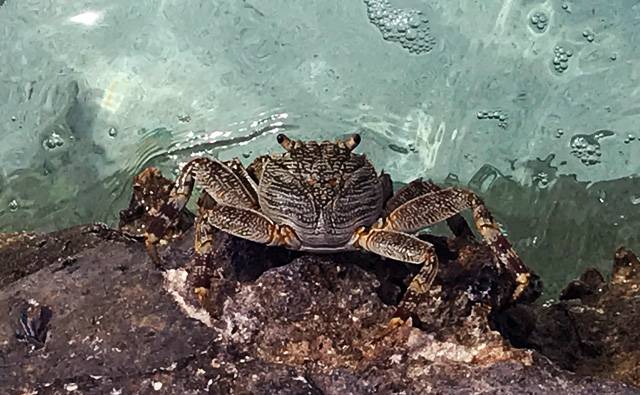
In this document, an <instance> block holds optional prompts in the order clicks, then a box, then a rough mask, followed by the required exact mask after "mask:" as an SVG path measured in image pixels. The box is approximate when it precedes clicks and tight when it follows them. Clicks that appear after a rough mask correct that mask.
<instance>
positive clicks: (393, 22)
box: [364, 0, 435, 55]
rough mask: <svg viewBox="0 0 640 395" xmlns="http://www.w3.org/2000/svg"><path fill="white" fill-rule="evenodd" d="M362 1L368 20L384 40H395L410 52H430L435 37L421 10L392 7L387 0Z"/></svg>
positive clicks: (418, 53) (417, 53)
mask: <svg viewBox="0 0 640 395" xmlns="http://www.w3.org/2000/svg"><path fill="white" fill-rule="evenodd" d="M364 3H365V4H366V5H367V15H368V17H369V21H370V22H371V23H372V24H374V25H375V26H376V27H377V28H378V30H380V33H381V34H382V38H383V39H384V40H387V41H391V42H397V43H399V44H400V45H401V46H402V47H403V48H404V49H406V50H408V51H409V53H412V54H416V55H421V54H425V53H429V52H431V50H432V49H433V47H434V45H435V38H434V37H433V36H432V35H431V31H430V28H429V20H428V18H426V16H424V15H423V13H422V12H421V11H418V10H413V9H401V8H393V7H392V6H391V3H390V2H389V1H388V0H365V1H364Z"/></svg>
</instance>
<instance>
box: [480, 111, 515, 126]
mask: <svg viewBox="0 0 640 395" xmlns="http://www.w3.org/2000/svg"><path fill="white" fill-rule="evenodd" d="M476 118H478V119H493V120H497V121H498V126H499V127H500V128H502V129H506V128H507V127H508V126H509V123H508V122H507V121H508V119H509V115H508V114H507V113H506V112H505V111H503V110H491V111H489V110H481V111H478V112H476Z"/></svg>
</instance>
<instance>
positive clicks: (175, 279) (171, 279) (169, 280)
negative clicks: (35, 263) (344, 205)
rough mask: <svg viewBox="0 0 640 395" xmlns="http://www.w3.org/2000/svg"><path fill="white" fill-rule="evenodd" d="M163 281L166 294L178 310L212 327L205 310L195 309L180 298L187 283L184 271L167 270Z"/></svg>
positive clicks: (209, 317)
mask: <svg viewBox="0 0 640 395" xmlns="http://www.w3.org/2000/svg"><path fill="white" fill-rule="evenodd" d="M164 279H165V284H164V286H165V289H166V290H167V292H169V294H171V296H173V299H174V300H175V301H176V302H177V303H178V306H180V309H181V310H182V311H183V312H184V313H185V314H186V315H187V316H189V317H190V318H193V319H195V320H198V321H200V322H202V323H203V324H205V325H206V326H208V327H209V328H211V327H213V323H212V322H211V316H210V315H209V313H207V311H206V310H205V309H203V308H197V307H195V306H191V305H189V304H187V302H186V301H185V300H184V298H183V297H182V294H181V291H183V290H184V289H185V287H186V282H187V271H186V270H185V269H171V270H167V271H166V272H165V274H164Z"/></svg>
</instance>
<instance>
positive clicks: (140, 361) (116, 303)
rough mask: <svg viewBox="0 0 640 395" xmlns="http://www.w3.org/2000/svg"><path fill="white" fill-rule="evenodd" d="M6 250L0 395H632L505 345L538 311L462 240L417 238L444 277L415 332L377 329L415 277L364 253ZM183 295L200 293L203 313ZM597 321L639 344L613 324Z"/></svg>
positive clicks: (0, 293) (89, 244)
mask: <svg viewBox="0 0 640 395" xmlns="http://www.w3.org/2000/svg"><path fill="white" fill-rule="evenodd" d="M12 237H13V241H11V242H6V243H2V244H1V245H0V257H2V259H3V260H2V261H1V262H2V265H0V266H1V267H2V268H1V269H0V273H1V275H2V277H0V280H2V286H1V288H0V314H2V316H3V317H5V318H6V319H5V320H2V321H0V339H2V340H1V341H0V393H7V394H13V393H32V392H33V391H38V393H39V394H69V393H85V394H94V393H95V394H103V393H104V394H109V393H119V392H118V391H121V393H123V394H131V393H136V394H147V393H149V394H151V393H168V394H201V393H210V394H233V393H237V394H241V393H242V394H246V393H253V394H349V393H352V394H368V393H402V392H404V393H459V394H468V393H480V392H484V393H531V394H543V393H545V394H546V393H552V392H558V393H575V394H592V393H629V394H632V393H640V391H638V390H636V389H634V388H633V387H630V386H628V385H625V384H622V383H619V382H615V381H611V380H607V379H602V378H594V377H587V376H585V375H584V373H585V372H584V371H581V370H579V369H574V370H575V371H577V372H578V373H580V374H579V375H576V374H573V373H570V372H567V371H565V370H561V369H559V368H558V367H556V365H555V364H553V363H551V362H549V361H547V360H546V358H544V357H541V355H540V354H539V353H537V352H535V351H530V350H525V349H517V348H515V347H513V346H512V345H510V344H509V343H508V342H507V341H506V340H505V339H504V338H503V336H502V335H501V334H500V333H499V332H498V331H496V330H495V328H498V327H500V325H499V323H500V320H502V322H509V320H508V319H506V318H504V317H506V316H507V312H510V311H515V309H516V308H519V309H521V310H522V311H524V312H530V311H533V312H534V313H529V314H528V315H527V314H523V317H531V316H535V313H536V312H537V311H538V310H537V308H536V307H535V306H529V305H526V304H521V303H520V304H517V305H515V306H513V304H512V303H510V302H509V299H508V298H507V297H505V295H507V294H508V292H510V289H511V288H510V286H508V285H509V283H508V281H510V280H509V279H508V278H503V277H502V274H501V273H500V272H498V271H495V270H494V269H492V267H493V265H492V264H491V263H492V262H491V258H490V255H488V253H487V249H486V247H484V246H483V245H481V244H478V243H476V242H475V241H473V240H470V239H468V238H458V239H455V238H454V239H446V238H434V237H432V236H430V237H431V239H430V240H431V241H434V244H435V245H436V249H437V253H438V255H439V258H440V259H441V263H442V264H441V266H442V268H441V271H440V273H439V275H438V277H437V279H436V282H435V283H434V286H433V288H432V290H431V291H430V293H429V299H426V300H425V302H424V304H422V305H421V307H420V311H419V312H418V314H417V318H418V321H419V322H415V323H412V321H411V320H408V321H407V322H404V323H401V324H399V325H397V326H387V323H388V321H389V319H390V318H391V316H392V314H393V312H394V309H395V306H394V303H397V298H398V295H401V294H402V293H403V292H404V290H405V289H406V284H407V282H408V279H410V277H411V274H412V272H413V271H414V270H415V268H411V267H407V266H404V265H401V264H399V263H397V262H394V261H383V260H380V259H378V258H376V257H373V256H370V255H363V254H355V253H354V254H339V255H327V256H314V255H306V254H293V253H291V252H289V251H284V250H281V249H277V248H267V247H264V246H261V245H257V244H254V243H250V242H246V241H243V240H239V239H236V238H234V237H231V236H228V235H224V234H216V235H215V237H214V239H213V244H212V248H211V249H210V250H209V253H208V254H207V255H206V256H201V257H198V258H193V249H192V248H191V244H192V241H193V233H192V232H188V233H186V234H185V235H184V236H183V237H182V238H181V239H177V240H174V242H173V243H171V244H170V246H169V247H168V248H166V249H165V251H164V252H163V255H164V257H165V258H168V259H169V260H171V267H172V268H173V267H174V269H169V270H166V271H162V270H160V269H158V268H157V267H156V266H155V265H153V264H152V263H151V262H150V260H149V259H148V257H147V255H146V253H145V250H144V246H143V245H142V243H141V242H139V241H137V240H134V239H132V238H130V237H126V236H124V235H123V234H121V233H119V232H116V231H112V230H108V229H105V228H103V227H99V226H98V227H89V228H87V227H79V228H73V229H69V230H66V231H62V232H57V233H53V234H49V235H29V236H19V237H16V235H12ZM424 237H427V236H424ZM4 239H6V235H5V237H4V238H3V237H0V240H4ZM65 246H67V247H65ZM5 259H11V261H7V260H5ZM23 267H26V268H28V269H27V270H18V268H23ZM620 267H621V269H620V270H619V272H621V273H622V272H625V270H626V272H625V273H632V272H634V270H633V269H629V265H626V266H625V265H624V264H620ZM206 273H208V274H209V275H212V276H213V278H208V280H207V281H205V277H204V276H203V274H206ZM616 278H617V277H616ZM625 278H627V277H625ZM505 282H507V284H506V285H505ZM585 283H589V284H590V282H589V281H585ZM186 284H193V285H196V286H199V287H202V288H205V289H208V292H207V296H208V298H207V301H208V303H206V304H205V307H206V309H203V308H201V307H200V306H199V305H197V304H196V302H195V298H194V292H193V289H192V288H191V287H187V286H186ZM616 284H618V283H616ZM616 286H617V285H616ZM614 288H615V287H613V286H612V289H614ZM612 292H613V291H608V293H606V295H610V298H614V297H620V295H627V293H624V292H622V293H621V292H618V293H617V294H615V295H619V296H615V295H614V293H612ZM627 296H628V295H627ZM603 297H604V296H603ZM599 300H600V299H599ZM28 301H31V303H32V304H33V303H37V304H38V305H40V306H47V307H48V308H50V309H51V312H52V316H51V319H50V322H48V325H47V327H48V335H47V336H46V339H44V340H45V341H44V346H43V347H41V348H37V347H34V346H33V345H31V344H29V343H25V342H21V341H19V339H18V338H17V337H16V336H15V333H16V329H17V328H18V327H19V326H20V316H21V311H23V309H24V306H25V302H28ZM636 312H637V311H636ZM540 317H541V319H542V318H543V315H542V314H541V315H540ZM636 317H637V316H636ZM527 322H528V321H527ZM608 323H611V321H609V322H607V321H606V320H602V322H601V324H602V325H603V328H608V329H607V330H608V331H609V332H608V333H610V334H615V335H616V336H617V339H619V340H620V341H622V340H623V339H629V341H630V342H631V341H633V339H635V341H636V343H635V344H637V338H634V337H633V336H635V334H629V333H625V332H624V330H625V328H626V330H628V329H629V327H628V326H624V325H623V324H622V322H621V319H620V320H618V321H616V324H617V325H619V326H618V327H612V326H609V327H607V326H606V325H607V324H608ZM503 327H504V328H511V327H510V326H508V325H503ZM501 329H503V328H501ZM603 330H604V329H603ZM537 331H539V326H537V323H536V325H533V326H531V327H527V326H526V325H523V333H529V334H530V335H531V334H536V333H539V332H537ZM530 337H531V336H530ZM530 337H526V336H523V339H525V340H526V339H529V338H530ZM556 340H558V339H556ZM546 344H550V341H549V343H546ZM604 346H605V347H606V346H607V345H606V344H604ZM632 347H633V346H632V345H631V343H629V344H628V349H629V350H631V349H632ZM635 347H636V348H637V346H635ZM596 349H597V347H596ZM585 355H586V354H584V353H582V354H579V356H580V358H588V356H585ZM585 361H588V362H589V363H596V364H597V363H599V362H600V360H599V359H597V358H596V359H594V358H590V359H585ZM585 363H587V362H585ZM572 366H577V365H576V364H575V362H574V365H572ZM616 366H619V365H616ZM593 372H594V374H598V375H600V372H601V371H597V370H594V371H593ZM603 375H604V376H607V375H606V374H603Z"/></svg>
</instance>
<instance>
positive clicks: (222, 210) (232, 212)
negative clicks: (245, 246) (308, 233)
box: [203, 205, 300, 250]
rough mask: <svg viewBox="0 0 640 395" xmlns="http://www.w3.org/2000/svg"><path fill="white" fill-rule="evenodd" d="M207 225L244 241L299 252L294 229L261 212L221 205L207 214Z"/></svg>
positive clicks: (298, 243) (298, 241) (205, 219)
mask: <svg viewBox="0 0 640 395" xmlns="http://www.w3.org/2000/svg"><path fill="white" fill-rule="evenodd" d="M203 221H206V223H207V224H209V225H211V226H213V227H215V228H218V229H220V230H222V231H223V232H227V233H229V234H232V235H234V236H237V237H241V238H243V239H247V240H251V241H254V242H256V243H262V244H266V245H272V246H285V247H287V248H290V249H294V250H297V249H299V248H300V240H299V239H298V237H297V236H296V234H295V232H294V231H293V229H291V228H290V227H289V226H287V225H278V224H276V223H274V222H273V221H272V220H270V219H269V218H268V217H267V216H265V215H264V214H262V213H261V212H259V211H256V210H253V209H250V208H244V207H234V206H225V205H219V206H217V207H215V208H213V209H211V210H209V211H207V212H206V214H205V218H203Z"/></svg>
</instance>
